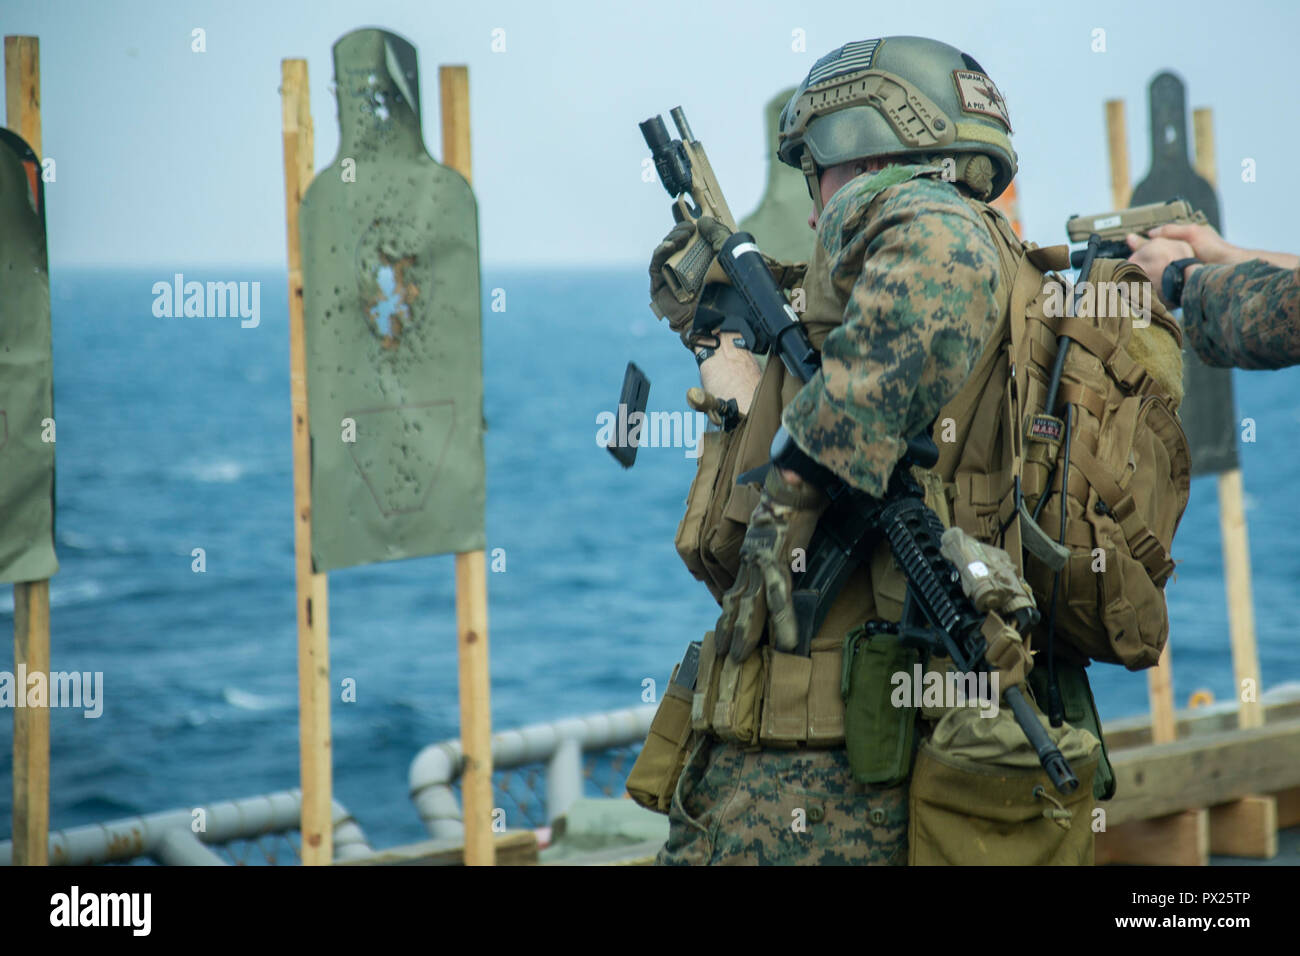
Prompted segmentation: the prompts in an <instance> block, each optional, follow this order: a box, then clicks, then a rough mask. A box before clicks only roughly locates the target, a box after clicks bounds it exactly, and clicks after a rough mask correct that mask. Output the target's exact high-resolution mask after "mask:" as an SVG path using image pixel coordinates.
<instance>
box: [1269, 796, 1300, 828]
mask: <svg viewBox="0 0 1300 956" xmlns="http://www.w3.org/2000/svg"><path fill="white" fill-rule="evenodd" d="M1270 796H1271V797H1272V798H1273V800H1274V801H1275V802H1276V803H1277V828H1278V829H1279V830H1286V829H1289V828H1290V827H1300V787H1290V788H1288V789H1286V790H1279V791H1277V792H1276V793H1273V794H1270Z"/></svg>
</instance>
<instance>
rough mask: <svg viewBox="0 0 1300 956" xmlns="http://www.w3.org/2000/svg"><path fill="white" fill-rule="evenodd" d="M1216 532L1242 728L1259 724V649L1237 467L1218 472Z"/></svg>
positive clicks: (1260, 720)
mask: <svg viewBox="0 0 1300 956" xmlns="http://www.w3.org/2000/svg"><path fill="white" fill-rule="evenodd" d="M1219 531H1220V534H1221V535H1222V537H1223V577H1224V586H1225V587H1226V589H1227V592H1228V633H1229V635H1230V641H1231V644H1232V671H1233V674H1234V676H1235V677H1236V696H1237V699H1238V701H1240V703H1241V709H1240V710H1239V711H1238V720H1239V722H1240V725H1241V726H1242V727H1259V726H1262V725H1263V723H1264V715H1263V713H1262V712H1261V708H1260V706H1259V691H1260V687H1259V651H1258V649H1257V648H1256V645H1255V599H1254V596H1253V595H1252V594H1251V584H1250V544H1249V542H1248V541H1247V534H1246V508H1245V505H1244V503H1243V492H1242V485H1241V469H1240V468H1232V469H1230V470H1228V471H1225V472H1221V473H1220V474H1219Z"/></svg>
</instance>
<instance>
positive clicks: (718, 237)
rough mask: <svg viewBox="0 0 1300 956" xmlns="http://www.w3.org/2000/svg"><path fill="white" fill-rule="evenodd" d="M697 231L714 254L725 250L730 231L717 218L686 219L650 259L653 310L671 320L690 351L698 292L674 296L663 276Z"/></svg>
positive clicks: (656, 249)
mask: <svg viewBox="0 0 1300 956" xmlns="http://www.w3.org/2000/svg"><path fill="white" fill-rule="evenodd" d="M696 232H698V233H699V234H700V235H701V236H703V237H704V239H705V240H706V241H707V242H708V243H709V245H711V246H712V247H713V250H714V252H716V251H717V250H718V249H720V248H721V247H722V244H723V243H724V242H726V241H727V237H728V236H730V235H731V232H730V230H728V229H727V227H726V226H724V225H723V224H722V223H720V222H718V221H717V220H716V219H712V218H710V217H708V216H701V217H700V218H699V220H698V221H697V222H690V221H689V220H683V221H682V222H679V223H678V224H677V225H675V226H673V228H672V229H670V230H668V235H666V236H664V238H663V242H661V243H659V245H658V246H656V247H655V251H654V253H653V254H651V256H650V307H651V308H652V309H654V312H655V315H657V316H659V317H660V318H661V319H667V320H668V327H669V328H671V329H672V330H673V331H674V332H676V333H677V334H678V335H679V336H681V339H682V344H683V345H685V346H686V347H687V348H688V349H689V348H692V347H693V343H692V342H691V320H692V319H694V318H695V307H696V305H698V304H699V298H700V297H699V293H700V291H702V289H703V285H701V287H700V289H698V290H696V293H695V294H694V295H688V296H686V297H685V298H682V297H680V296H678V295H677V294H675V293H674V292H673V290H672V288H671V287H670V286H669V285H668V280H667V279H666V278H665V277H664V265H665V264H666V263H667V262H668V260H669V259H671V258H672V257H673V256H674V255H675V254H676V253H677V252H678V251H679V250H681V249H685V248H686V247H687V246H688V245H690V243H691V240H692V239H694V238H695V234H696Z"/></svg>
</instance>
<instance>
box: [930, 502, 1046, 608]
mask: <svg viewBox="0 0 1300 956" xmlns="http://www.w3.org/2000/svg"><path fill="white" fill-rule="evenodd" d="M939 553H940V554H942V555H943V556H944V557H945V558H947V559H948V560H949V561H951V562H952V563H953V564H954V565H955V566H956V567H957V570H958V571H959V572H960V573H961V587H962V590H963V591H965V592H966V596H967V597H968V598H970V600H971V603H972V604H974V605H975V609H976V610H977V611H996V612H998V614H1000V615H1001V616H1002V617H1003V618H1004V619H1005V620H1007V621H1015V622H1016V623H1017V624H1023V625H1027V626H1026V627H1025V628H1024V629H1025V630H1028V627H1029V626H1032V625H1034V624H1036V623H1037V622H1038V610H1037V606H1036V602H1035V601H1034V592H1033V590H1032V589H1031V588H1030V587H1029V585H1028V584H1027V583H1025V579H1024V578H1022V577H1021V576H1020V575H1019V574H1018V573H1017V572H1016V567H1015V565H1014V564H1012V563H1011V555H1009V554H1007V553H1006V552H1005V551H1003V550H1002V549H1001V548H999V547H997V546H996V545H992V544H985V543H984V542H982V541H979V540H977V539H976V538H973V537H971V536H970V535H969V534H967V533H966V532H965V531H963V530H962V529H961V528H956V527H953V528H949V529H948V530H947V531H945V532H944V533H943V538H942V539H940V542H939Z"/></svg>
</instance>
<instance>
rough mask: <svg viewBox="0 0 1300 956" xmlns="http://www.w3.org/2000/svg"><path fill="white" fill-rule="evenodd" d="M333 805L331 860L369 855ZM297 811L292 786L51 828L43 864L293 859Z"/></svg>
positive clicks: (1, 856)
mask: <svg viewBox="0 0 1300 956" xmlns="http://www.w3.org/2000/svg"><path fill="white" fill-rule="evenodd" d="M333 809H334V813H333V820H334V859H335V860H336V861H342V860H352V859H358V858H361V857H366V856H370V855H371V854H372V853H373V852H374V851H373V850H372V849H371V847H370V845H369V843H368V842H367V841H366V837H365V834H364V833H363V832H362V830H361V827H360V826H358V825H357V823H356V821H355V820H353V819H352V815H351V814H350V813H348V811H347V810H346V809H345V808H344V807H343V805H342V804H340V803H338V802H337V801H335V802H334V805H333ZM301 816H302V791H300V790H296V789H295V790H283V791H280V792H278V793H268V794H264V795H262V796H257V797H246V798H244V799H240V800H229V801H225V802H222V803H211V804H207V805H205V806H202V807H191V808H187V809H181V810H165V811H163V812H161V813H151V814H148V815H147V816H137V817H127V818H125V819H122V820H113V821H111V822H109V823H94V824H91V825H89V826H82V827H73V828H71V829H68V830H58V831H56V832H54V833H51V834H50V843H49V861H50V864H51V865H52V866H94V865H98V864H103V863H131V862H135V861H142V860H146V859H147V860H151V861H152V862H154V863H159V864H162V865H164V866H231V865H245V864H248V863H249V862H250V859H249V857H250V856H251V855H252V854H253V853H254V852H257V853H260V854H261V860H260V862H261V863H267V864H278V863H282V862H283V863H288V864H298V863H301V862H302V848H301V836H300V832H301V830H300V828H301ZM295 838H297V839H296V840H295ZM252 862H255V863H256V862H259V861H258V860H256V859H254V860H253V861H252ZM12 864H13V842H12V841H5V842H3V843H0V866H10V865H12Z"/></svg>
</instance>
